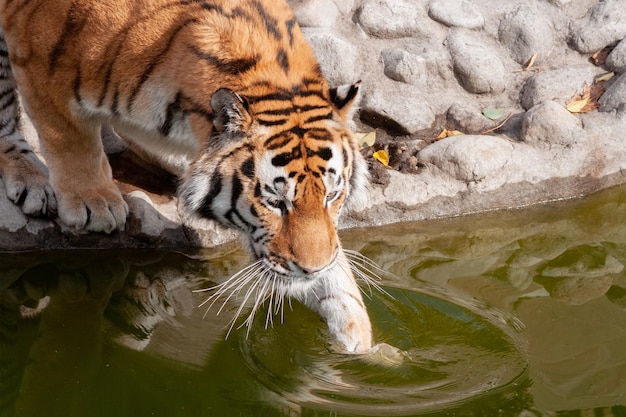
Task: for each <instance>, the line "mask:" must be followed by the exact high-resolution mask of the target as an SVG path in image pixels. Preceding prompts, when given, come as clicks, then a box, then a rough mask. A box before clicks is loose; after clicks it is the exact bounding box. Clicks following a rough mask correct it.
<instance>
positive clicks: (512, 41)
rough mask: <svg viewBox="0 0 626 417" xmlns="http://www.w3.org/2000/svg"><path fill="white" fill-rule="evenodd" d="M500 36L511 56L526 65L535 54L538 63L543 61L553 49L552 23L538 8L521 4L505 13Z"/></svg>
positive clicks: (499, 29) (501, 22) (499, 31)
mask: <svg viewBox="0 0 626 417" xmlns="http://www.w3.org/2000/svg"><path fill="white" fill-rule="evenodd" d="M498 37H499V39H500V42H502V44H503V45H504V46H506V47H507V48H508V49H509V51H510V53H511V57H512V58H513V59H514V60H515V61H516V62H517V63H519V64H521V65H524V64H525V63H526V62H527V61H528V60H529V59H530V58H531V57H532V56H533V55H534V54H537V58H536V62H537V63H539V62H541V61H543V60H544V59H545V58H546V57H547V56H548V55H549V54H550V51H551V50H552V47H553V37H554V35H553V33H552V25H551V23H550V22H549V21H548V20H547V19H546V18H545V17H544V16H542V15H540V14H539V12H538V10H537V9H536V8H534V7H530V6H527V5H525V4H520V5H519V6H517V8H515V9H514V10H512V11H510V12H509V13H506V14H505V15H504V18H503V19H502V20H501V21H500V27H499V28H498Z"/></svg>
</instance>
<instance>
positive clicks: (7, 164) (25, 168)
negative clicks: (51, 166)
mask: <svg viewBox="0 0 626 417" xmlns="http://www.w3.org/2000/svg"><path fill="white" fill-rule="evenodd" d="M0 167H1V170H0V176H1V177H2V180H3V182H4V186H5V189H6V193H7V197H8V198H9V200H11V201H12V202H13V203H14V204H16V205H18V206H20V207H21V209H22V211H23V212H24V214H27V215H29V216H53V215H54V214H55V213H56V209H57V202H56V199H55V196H54V192H53V190H52V187H51V186H50V183H49V181H48V175H47V172H46V169H45V167H44V166H43V164H42V163H41V162H40V161H39V160H37V159H36V156H35V155H34V154H33V153H26V154H20V155H15V156H14V157H11V158H7V159H6V160H4V159H2V160H0Z"/></svg>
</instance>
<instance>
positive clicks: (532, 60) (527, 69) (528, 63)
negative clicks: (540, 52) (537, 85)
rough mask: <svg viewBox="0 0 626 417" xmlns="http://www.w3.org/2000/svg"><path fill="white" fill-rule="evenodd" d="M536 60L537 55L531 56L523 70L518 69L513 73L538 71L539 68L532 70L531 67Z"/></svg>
mask: <svg viewBox="0 0 626 417" xmlns="http://www.w3.org/2000/svg"><path fill="white" fill-rule="evenodd" d="M536 59H537V54H533V55H532V56H531V57H530V59H528V61H526V64H525V65H524V68H520V69H518V70H515V71H513V72H524V71H539V68H532V66H533V65H535V60H536Z"/></svg>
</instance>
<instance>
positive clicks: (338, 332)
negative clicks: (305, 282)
mask: <svg viewBox="0 0 626 417" xmlns="http://www.w3.org/2000/svg"><path fill="white" fill-rule="evenodd" d="M338 257H339V261H338V262H337V263H336V264H335V266H334V267H333V268H332V269H331V270H330V271H328V272H327V273H326V276H324V277H322V278H319V279H317V280H316V282H315V284H314V285H315V286H314V287H313V288H312V289H311V291H310V293H305V296H304V298H303V299H301V301H302V302H303V304H305V305H306V306H307V307H309V308H310V309H311V310H313V311H315V312H316V313H317V314H319V315H320V316H321V317H322V318H323V319H324V321H326V324H327V326H328V331H329V333H330V336H331V337H332V338H333V339H334V340H335V341H337V342H338V344H339V345H340V347H341V348H342V350H345V351H346V352H348V353H367V352H369V351H370V350H371V348H372V343H373V340H372V324H371V322H370V318H369V315H368V313H367V309H366V308H365V304H364V303H363V297H362V296H361V290H360V289H359V286H358V285H357V283H356V280H355V279H354V275H353V274H352V271H351V270H350V267H349V266H348V265H349V263H348V261H347V259H346V257H345V254H344V252H343V250H341V251H340V253H339V255H338Z"/></svg>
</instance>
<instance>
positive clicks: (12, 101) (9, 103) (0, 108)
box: [0, 91, 15, 111]
mask: <svg viewBox="0 0 626 417" xmlns="http://www.w3.org/2000/svg"><path fill="white" fill-rule="evenodd" d="M10 92H11V93H12V92H13V91H10ZM2 98H4V97H1V98H0V100H1V99H2ZM13 104H15V94H12V95H11V97H9V99H8V100H7V101H5V102H4V104H2V106H0V111H4V110H6V109H8V108H9V107H11V106H12V105H13Z"/></svg>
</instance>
